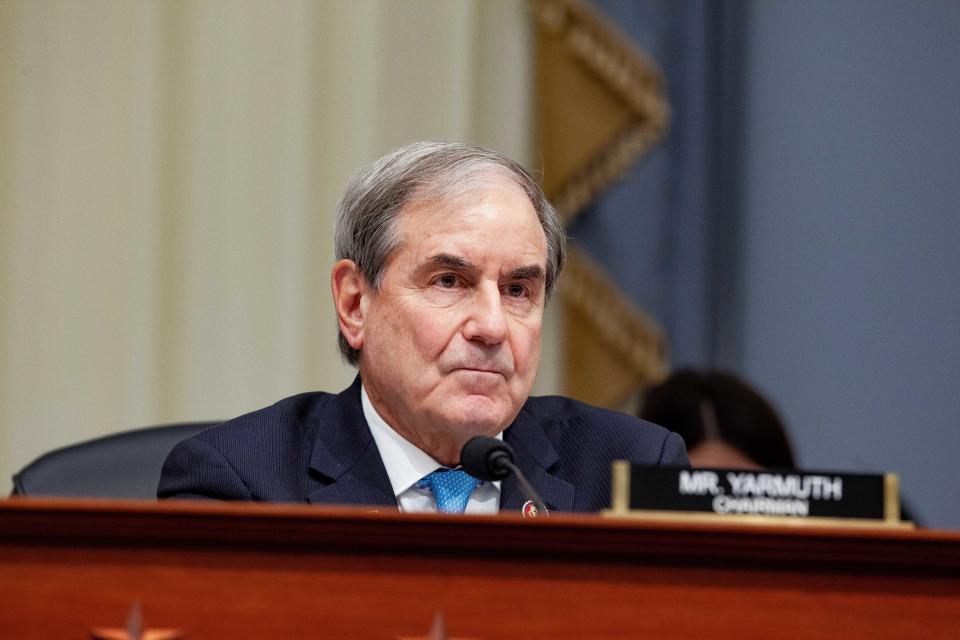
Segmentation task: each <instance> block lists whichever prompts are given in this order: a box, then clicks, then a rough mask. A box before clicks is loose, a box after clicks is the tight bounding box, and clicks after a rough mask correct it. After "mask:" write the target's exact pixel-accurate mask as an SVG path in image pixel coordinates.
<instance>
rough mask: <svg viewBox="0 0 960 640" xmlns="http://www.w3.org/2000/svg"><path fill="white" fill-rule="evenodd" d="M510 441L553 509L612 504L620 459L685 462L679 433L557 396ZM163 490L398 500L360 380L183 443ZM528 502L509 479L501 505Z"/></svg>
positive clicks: (523, 421) (536, 403) (543, 401)
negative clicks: (370, 424)
mask: <svg viewBox="0 0 960 640" xmlns="http://www.w3.org/2000/svg"><path fill="white" fill-rule="evenodd" d="M504 440H505V441H506V442H507V443H509V444H510V445H511V446H512V447H513V449H514V452H515V454H516V464H517V466H518V467H520V469H521V470H522V471H523V474H524V475H525V476H526V477H527V479H528V480H529V481H530V483H531V484H532V485H533V486H534V488H536V489H537V490H538V491H539V492H540V494H541V496H542V497H543V501H544V503H545V504H546V505H547V507H548V508H550V509H551V510H554V511H579V512H592V511H599V510H601V509H605V508H607V507H608V506H609V505H610V475H611V474H610V463H611V462H612V461H614V460H629V461H632V462H635V463H640V464H652V465H665V466H689V462H688V460H687V454H686V449H685V448H684V445H683V440H682V439H681V438H680V436H678V435H677V434H675V433H671V432H669V431H667V430H666V429H663V428H662V427H658V426H657V425H654V424H651V423H649V422H644V421H642V420H638V419H637V418H633V417H631V416H628V415H625V414H622V413H616V412H614V411H607V410H605V409H598V408H596V407H591V406H589V405H586V404H583V403H581V402H577V401H575V400H570V399H567V398H560V397H542V398H533V397H532V398H529V399H528V400H527V402H526V403H525V404H524V405H523V408H522V409H521V410H520V413H519V414H518V415H517V419H516V420H515V421H514V422H513V424H512V425H510V427H508V428H507V429H506V430H505V432H504ZM157 495H158V496H159V497H161V498H195V499H210V498H213V499H221V500H260V501H269V502H309V503H314V504H361V505H384V506H390V507H393V508H396V506H397V502H396V499H395V498H394V495H393V489H392V487H391V485H390V480H389V478H388V477H387V471H386V469H385V468H384V466H383V461H382V460H381V459H380V453H379V451H378V450H377V446H376V443H375V442H374V439H373V436H372V435H371V434H370V429H369V427H368V426H367V422H366V420H365V419H364V417H363V409H362V407H361V405H360V381H359V379H357V381H356V382H354V384H353V385H352V386H350V388H348V389H347V390H346V391H344V392H342V393H340V394H337V395H333V394H329V393H319V392H315V393H304V394H301V395H297V396H293V397H290V398H287V399H285V400H281V401H280V402H278V403H277V404H275V405H273V406H271V407H267V408H265V409H261V410H259V411H255V412H253V413H249V414H247V415H244V416H240V417H239V418H236V419H234V420H231V421H229V422H226V423H224V424H222V425H220V426H217V427H214V428H212V429H208V430H206V431H203V432H201V433H200V434H199V435H196V436H194V437H192V438H190V439H188V440H185V441H183V442H181V443H180V444H178V445H177V446H176V447H174V449H173V451H171V452H170V455H169V456H168V457H167V460H166V462H165V463H164V466H163V473H162V474H161V477H160V485H159V487H158V489H157ZM524 502H526V498H524V496H523V495H522V493H521V491H520V488H519V486H518V485H517V483H516V482H515V481H514V480H513V479H509V478H508V479H507V480H505V481H504V482H503V484H502V485H501V494H500V509H501V511H506V510H511V511H512V510H519V509H520V508H521V506H522V505H523V503H524Z"/></svg>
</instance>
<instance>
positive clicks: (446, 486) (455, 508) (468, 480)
mask: <svg viewBox="0 0 960 640" xmlns="http://www.w3.org/2000/svg"><path fill="white" fill-rule="evenodd" d="M479 484H480V481H479V480H477V479H476V478H474V477H473V476H471V475H470V474H469V473H467V472H466V471H464V470H463V469H438V470H437V471H434V472H433V473H430V474H427V475H426V476H424V477H423V480H421V481H420V482H419V485H418V486H420V487H421V488H424V489H430V491H432V492H433V497H434V498H436V500H437V509H439V510H440V511H442V512H443V513H463V512H464V511H465V510H466V508H467V502H468V501H469V500H470V494H471V493H473V490H474V489H476V488H477V486H478V485H479Z"/></svg>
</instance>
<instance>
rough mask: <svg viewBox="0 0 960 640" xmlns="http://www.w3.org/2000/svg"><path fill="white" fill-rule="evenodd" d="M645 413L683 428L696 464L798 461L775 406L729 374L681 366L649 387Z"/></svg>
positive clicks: (788, 464)
mask: <svg viewBox="0 0 960 640" xmlns="http://www.w3.org/2000/svg"><path fill="white" fill-rule="evenodd" d="M639 415H640V417H641V418H643V419H645V420H649V421H651V422H653V423H655V424H659V425H662V426H664V427H666V428H667V429H670V430H672V431H675V432H676V433H679V434H680V436H681V437H683V439H684V441H685V442H686V443H687V451H688V452H689V456H690V462H691V464H692V465H693V466H694V467H717V468H726V469H761V468H778V469H789V468H793V467H795V466H796V461H795V459H794V455H793V450H792V448H791V446H790V441H789V438H788V437H787V432H786V429H785V428H784V426H783V422H782V421H781V420H780V417H779V416H778V415H777V412H776V410H775V409H774V408H773V405H772V404H771V403H770V402H769V401H768V400H767V399H766V398H764V397H763V396H762V395H760V393H758V392H757V391H756V390H755V389H753V388H752V387H751V386H750V385H748V384H747V383H746V382H744V381H742V380H740V379H739V378H737V377H736V376H734V375H732V374H729V373H724V372H721V371H715V370H706V371H696V370H693V369H682V370H680V371H677V372H675V373H674V374H673V375H671V376H670V377H669V378H667V380H665V381H664V382H662V383H661V384H659V385H656V386H654V387H651V388H650V389H649V390H648V391H647V393H646V396H645V399H644V402H643V406H642V408H641V410H640V412H639Z"/></svg>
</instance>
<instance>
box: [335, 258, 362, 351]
mask: <svg viewBox="0 0 960 640" xmlns="http://www.w3.org/2000/svg"><path fill="white" fill-rule="evenodd" d="M330 287H331V289H332V290H333V306H334V307H335V308H336V310H337V322H338V323H339V325H340V333H341V334H343V337H344V338H346V340H347V344H349V345H350V346H351V347H353V348H354V349H357V350H360V349H361V348H362V347H363V324H364V323H363V321H364V317H363V307H362V306H361V304H360V301H361V300H362V299H363V296H365V295H369V292H370V289H369V287H368V286H367V280H366V278H364V277H363V274H362V273H360V269H359V268H358V267H357V263H355V262H354V261H353V260H339V261H338V262H337V263H336V264H335V265H333V272H332V273H331V274H330ZM364 306H365V305H364Z"/></svg>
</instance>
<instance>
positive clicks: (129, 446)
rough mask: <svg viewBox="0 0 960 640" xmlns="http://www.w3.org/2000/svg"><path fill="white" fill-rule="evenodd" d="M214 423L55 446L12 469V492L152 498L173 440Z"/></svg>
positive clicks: (32, 494) (198, 423) (156, 428)
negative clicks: (55, 447)
mask: <svg viewBox="0 0 960 640" xmlns="http://www.w3.org/2000/svg"><path fill="white" fill-rule="evenodd" d="M216 424H219V423H218V422H191V423H184V424H172V425H163V426H157V427H146V428H143V429H134V430H132V431H124V432H121V433H115V434H112V435H109V436H104V437H102V438H96V439H94V440H88V441H86V442H81V443H78V444H74V445H71V446H67V447H63V448H62V449H57V450H55V451H51V452H50V453H46V454H44V455H42V456H40V457H39V458H37V459H36V460H34V461H33V462H31V463H30V464H28V465H27V466H26V467H24V468H23V469H21V470H20V471H19V472H17V473H16V474H14V476H13V495H24V496H65V497H85V498H140V499H146V500H152V499H154V498H156V497H157V482H158V481H159V480H160V469H161V468H162V467H163V461H164V460H165V459H166V457H167V454H168V453H170V450H171V449H173V447H174V445H176V444H177V443H178V442H180V441H181V440H185V439H186V438H189V437H190V436H192V435H194V434H196V433H199V432H200V431H203V430H204V429H206V428H208V427H212V426H214V425H216Z"/></svg>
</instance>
